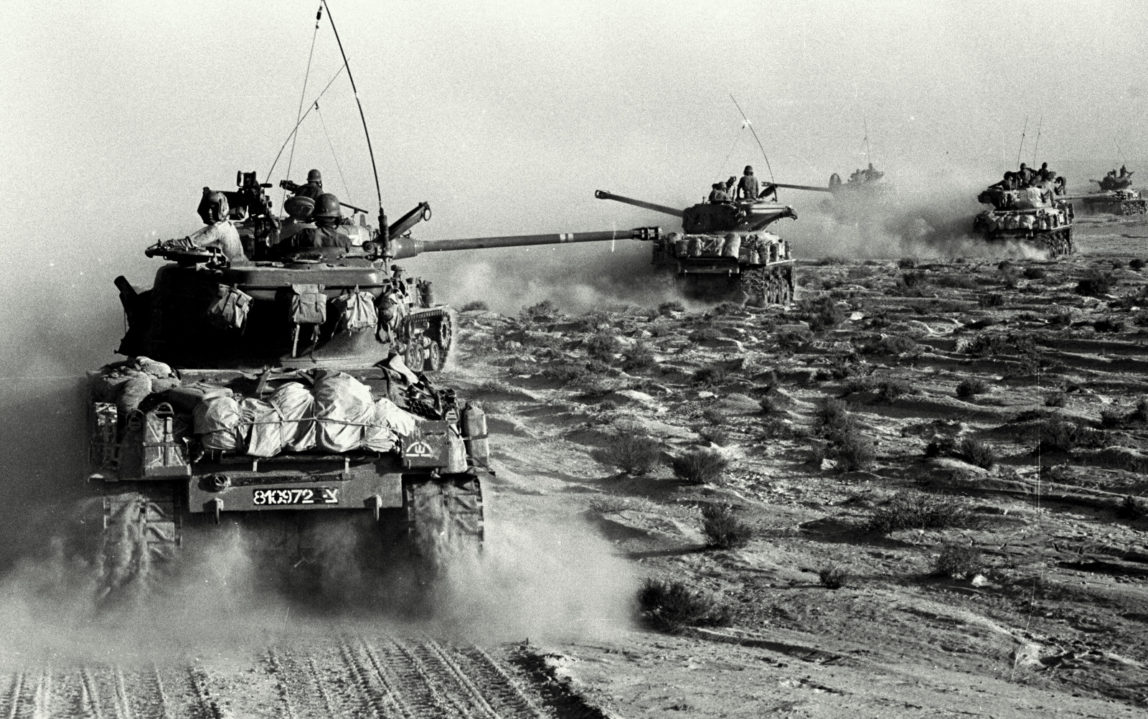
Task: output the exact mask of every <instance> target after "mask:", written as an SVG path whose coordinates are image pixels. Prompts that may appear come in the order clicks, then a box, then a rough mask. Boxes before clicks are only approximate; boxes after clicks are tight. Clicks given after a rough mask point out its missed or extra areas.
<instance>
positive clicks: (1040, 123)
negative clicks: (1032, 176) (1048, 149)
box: [1032, 115, 1044, 165]
mask: <svg viewBox="0 0 1148 719" xmlns="http://www.w3.org/2000/svg"><path fill="white" fill-rule="evenodd" d="M1043 125H1044V115H1041V116H1040V121H1039V122H1037V123H1036V143H1035V144H1034V145H1033V146H1032V164H1033V165H1035V164H1036V151H1037V148H1039V147H1040V128H1041V127H1042V126H1043Z"/></svg>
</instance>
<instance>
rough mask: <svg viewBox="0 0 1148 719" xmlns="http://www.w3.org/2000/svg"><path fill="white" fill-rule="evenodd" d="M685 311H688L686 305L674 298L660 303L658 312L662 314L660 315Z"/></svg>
mask: <svg viewBox="0 0 1148 719" xmlns="http://www.w3.org/2000/svg"><path fill="white" fill-rule="evenodd" d="M685 311H686V306H685V305H683V304H682V303H681V302H678V301H677V300H673V301H670V302H663V303H662V304H660V305H658V314H660V315H669V314H671V313H673V312H685Z"/></svg>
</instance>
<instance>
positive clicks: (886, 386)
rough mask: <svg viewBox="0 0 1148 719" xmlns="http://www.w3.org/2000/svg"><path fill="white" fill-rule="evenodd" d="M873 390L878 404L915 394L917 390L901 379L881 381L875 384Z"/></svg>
mask: <svg viewBox="0 0 1148 719" xmlns="http://www.w3.org/2000/svg"><path fill="white" fill-rule="evenodd" d="M875 389H876V390H877V401H879V402H892V401H893V400H895V399H897V398H898V397H904V396H905V395H910V394H917V390H916V389H915V388H914V387H913V385H911V384H909V383H908V382H907V381H906V380H903V379H885V380H881V381H880V382H878V383H877V385H876V387H875Z"/></svg>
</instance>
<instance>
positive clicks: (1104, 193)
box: [1068, 167, 1148, 215]
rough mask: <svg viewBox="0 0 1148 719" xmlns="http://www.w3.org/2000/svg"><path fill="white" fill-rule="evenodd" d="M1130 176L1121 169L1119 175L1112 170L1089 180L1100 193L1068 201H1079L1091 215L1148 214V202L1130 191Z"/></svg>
mask: <svg viewBox="0 0 1148 719" xmlns="http://www.w3.org/2000/svg"><path fill="white" fill-rule="evenodd" d="M1132 174H1133V173H1131V172H1128V171H1127V170H1125V169H1124V168H1123V167H1121V168H1120V174H1117V172H1116V170H1112V171H1111V172H1109V173H1108V174H1107V175H1105V176H1104V177H1103V178H1101V179H1099V180H1089V182H1095V183H1096V184H1098V185H1099V186H1100V190H1101V192H1098V193H1094V194H1090V195H1076V196H1073V197H1070V198H1068V199H1071V200H1080V202H1081V204H1082V205H1083V207H1084V209H1085V210H1087V211H1088V212H1091V213H1109V214H1113V215H1143V214H1145V213H1148V200H1145V199H1144V197H1143V195H1142V194H1141V193H1140V191H1139V190H1134V189H1132Z"/></svg>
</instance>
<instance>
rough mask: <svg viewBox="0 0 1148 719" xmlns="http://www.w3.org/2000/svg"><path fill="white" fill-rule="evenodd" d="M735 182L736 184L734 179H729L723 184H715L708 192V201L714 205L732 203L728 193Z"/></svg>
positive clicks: (731, 197)
mask: <svg viewBox="0 0 1148 719" xmlns="http://www.w3.org/2000/svg"><path fill="white" fill-rule="evenodd" d="M735 182H737V178H736V177H731V178H729V179H728V180H726V181H725V182H715V183H714V184H713V189H711V190H710V196H709V201H710V202H712V203H715V204H720V203H722V202H732V201H733V196H732V195H730V192H729V191H730V189H731V188H732V187H733V183H735Z"/></svg>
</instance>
